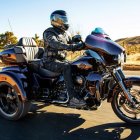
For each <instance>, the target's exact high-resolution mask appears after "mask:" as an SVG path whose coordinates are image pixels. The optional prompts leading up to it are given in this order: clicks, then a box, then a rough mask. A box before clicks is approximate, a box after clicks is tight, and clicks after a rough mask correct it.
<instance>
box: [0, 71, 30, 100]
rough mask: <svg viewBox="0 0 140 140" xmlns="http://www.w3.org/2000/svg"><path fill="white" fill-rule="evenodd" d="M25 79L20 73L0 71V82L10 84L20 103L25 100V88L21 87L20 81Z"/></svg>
mask: <svg viewBox="0 0 140 140" xmlns="http://www.w3.org/2000/svg"><path fill="white" fill-rule="evenodd" d="M25 78H26V77H25V76H24V75H23V74H22V73H14V72H11V71H2V72H0V82H7V83H9V84H11V85H12V86H13V87H14V88H15V90H16V92H17V93H18V95H19V96H20V97H21V98H20V99H21V100H22V101H26V100H27V95H26V92H25V89H24V88H25V87H24V85H23V82H22V79H25Z"/></svg>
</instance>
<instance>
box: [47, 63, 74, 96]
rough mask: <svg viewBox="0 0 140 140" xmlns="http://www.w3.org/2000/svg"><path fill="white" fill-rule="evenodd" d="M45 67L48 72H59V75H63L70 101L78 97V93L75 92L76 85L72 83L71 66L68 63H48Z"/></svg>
mask: <svg viewBox="0 0 140 140" xmlns="http://www.w3.org/2000/svg"><path fill="white" fill-rule="evenodd" d="M44 65H45V66H44V67H45V68H46V69H47V70H50V71H52V72H57V73H63V76H64V81H65V84H66V88H67V90H68V94H69V97H70V99H71V98H72V97H76V93H75V92H74V85H73V81H72V72H71V65H70V64H68V63H66V62H61V61H51V62H46V63H45V64H44Z"/></svg>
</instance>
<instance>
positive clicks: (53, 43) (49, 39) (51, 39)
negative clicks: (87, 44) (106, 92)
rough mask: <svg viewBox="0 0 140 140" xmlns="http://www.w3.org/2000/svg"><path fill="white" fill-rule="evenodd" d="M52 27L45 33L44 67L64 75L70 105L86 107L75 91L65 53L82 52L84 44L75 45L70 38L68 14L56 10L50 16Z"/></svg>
mask: <svg viewBox="0 0 140 140" xmlns="http://www.w3.org/2000/svg"><path fill="white" fill-rule="evenodd" d="M50 21H51V25H52V26H53V27H50V28H48V29H46V30H45V31H44V33H43V39H44V44H45V53H44V56H43V62H44V67H45V68H46V69H48V70H50V71H53V72H57V73H63V76H64V80H65V84H66V87H67V90H68V93H69V97H70V100H69V105H70V106H75V107H83V106H85V104H86V103H85V101H84V100H83V99H80V98H79V97H78V95H77V94H76V93H75V91H74V85H73V81H72V73H71V66H70V64H68V63H66V62H64V61H63V60H64V59H65V56H66V55H65V51H75V50H81V49H83V47H84V44H83V43H78V44H75V43H74V42H73V41H72V39H71V37H70V36H68V34H67V32H66V31H67V30H68V28H69V24H68V19H67V13H66V12H65V11H63V10H56V11H54V12H53V13H52V14H51V16H50Z"/></svg>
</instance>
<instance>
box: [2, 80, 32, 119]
mask: <svg viewBox="0 0 140 140" xmlns="http://www.w3.org/2000/svg"><path fill="white" fill-rule="evenodd" d="M30 106H31V103H30V102H23V101H22V100H21V99H20V96H19V95H18V93H17V92H16V89H15V88H14V87H12V86H11V85H10V83H7V82H1V83H0V115H1V116H2V117H4V118H6V119H7V120H18V119H20V118H22V117H24V116H25V115H26V114H27V112H28V111H29V109H30Z"/></svg>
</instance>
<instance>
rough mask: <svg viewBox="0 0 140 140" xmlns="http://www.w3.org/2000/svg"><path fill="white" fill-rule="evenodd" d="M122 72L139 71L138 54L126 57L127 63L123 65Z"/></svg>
mask: <svg viewBox="0 0 140 140" xmlns="http://www.w3.org/2000/svg"><path fill="white" fill-rule="evenodd" d="M124 70H133V71H134V70H140V53H136V54H131V55H128V56H127V61H126V63H125V65H124Z"/></svg>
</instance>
